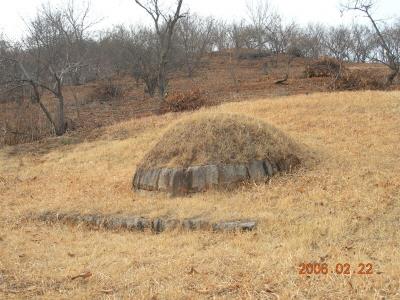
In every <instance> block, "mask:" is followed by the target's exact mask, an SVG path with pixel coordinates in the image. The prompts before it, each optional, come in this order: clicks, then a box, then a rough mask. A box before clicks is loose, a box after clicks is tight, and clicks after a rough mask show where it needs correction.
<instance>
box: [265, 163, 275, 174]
mask: <svg viewBox="0 0 400 300" xmlns="http://www.w3.org/2000/svg"><path fill="white" fill-rule="evenodd" d="M264 165H265V171H266V173H267V175H268V176H270V177H271V176H273V175H274V170H273V169H272V165H271V163H270V162H269V161H268V160H265V161H264Z"/></svg>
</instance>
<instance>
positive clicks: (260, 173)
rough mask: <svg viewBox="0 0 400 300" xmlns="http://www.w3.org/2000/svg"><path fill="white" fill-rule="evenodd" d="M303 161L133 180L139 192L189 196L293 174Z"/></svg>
mask: <svg viewBox="0 0 400 300" xmlns="http://www.w3.org/2000/svg"><path fill="white" fill-rule="evenodd" d="M299 163H300V160H299V159H298V158H297V157H294V156H291V157H288V158H287V159H285V160H283V159H282V160H280V161H278V162H276V163H275V162H271V161H269V160H253V161H251V162H250V163H248V164H237V165H233V164H231V165H206V166H197V167H189V168H186V169H183V168H162V169H150V170H145V169H138V170H137V171H136V173H135V175H134V177H133V189H134V190H135V191H138V190H145V191H161V192H166V193H168V194H170V195H171V196H179V195H185V194H188V193H196V192H202V191H205V190H208V189H210V188H213V187H230V186H233V185H236V184H237V183H239V182H243V181H246V180H251V181H266V180H267V179H268V177H271V176H273V175H275V174H276V173H278V172H287V171H290V170H291V169H292V168H293V167H295V166H296V165H298V164H299Z"/></svg>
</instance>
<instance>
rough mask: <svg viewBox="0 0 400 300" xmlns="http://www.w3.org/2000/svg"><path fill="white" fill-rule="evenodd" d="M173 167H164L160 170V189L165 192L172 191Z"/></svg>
mask: <svg viewBox="0 0 400 300" xmlns="http://www.w3.org/2000/svg"><path fill="white" fill-rule="evenodd" d="M172 173H173V169H168V168H164V169H161V171H160V176H159V178H158V190H160V191H163V192H168V191H170V187H171V186H170V182H171V176H172Z"/></svg>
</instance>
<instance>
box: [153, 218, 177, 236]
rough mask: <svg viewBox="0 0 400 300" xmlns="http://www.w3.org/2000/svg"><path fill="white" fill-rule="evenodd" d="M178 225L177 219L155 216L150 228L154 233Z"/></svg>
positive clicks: (174, 227)
mask: <svg viewBox="0 0 400 300" xmlns="http://www.w3.org/2000/svg"><path fill="white" fill-rule="evenodd" d="M179 226H180V222H179V221H178V220H173V219H164V218H156V219H154V220H153V221H152V222H151V229H152V231H153V232H155V233H161V232H163V231H166V230H173V229H176V228H178V227H179Z"/></svg>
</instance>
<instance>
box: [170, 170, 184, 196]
mask: <svg viewBox="0 0 400 300" xmlns="http://www.w3.org/2000/svg"><path fill="white" fill-rule="evenodd" d="M169 185H170V192H171V195H172V196H180V195H185V194H187V193H188V192H189V176H188V174H187V172H186V171H185V170H184V169H173V171H172V173H171V178H170V183H169Z"/></svg>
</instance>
